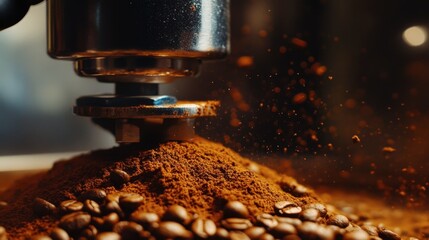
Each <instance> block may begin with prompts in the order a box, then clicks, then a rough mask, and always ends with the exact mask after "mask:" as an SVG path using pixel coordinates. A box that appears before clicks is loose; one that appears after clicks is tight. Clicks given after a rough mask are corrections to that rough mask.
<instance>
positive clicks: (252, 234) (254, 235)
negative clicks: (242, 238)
mask: <svg viewBox="0 0 429 240" xmlns="http://www.w3.org/2000/svg"><path fill="white" fill-rule="evenodd" d="M265 232H266V231H265V228H263V227H250V228H248V229H246V230H245V231H244V233H245V234H246V235H247V236H248V237H249V238H250V239H252V240H253V239H259V237H261V236H262V235H263V234H264V233H265Z"/></svg>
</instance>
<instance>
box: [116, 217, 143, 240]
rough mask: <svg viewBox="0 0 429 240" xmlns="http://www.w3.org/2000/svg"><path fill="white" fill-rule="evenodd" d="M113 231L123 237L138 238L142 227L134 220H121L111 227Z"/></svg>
mask: <svg viewBox="0 0 429 240" xmlns="http://www.w3.org/2000/svg"><path fill="white" fill-rule="evenodd" d="M113 231H114V232H117V233H119V235H121V237H122V238H123V239H138V238H139V236H140V232H141V231H143V227H142V226H141V225H140V224H138V223H135V222H129V221H121V222H118V223H117V224H116V225H115V226H114V227H113Z"/></svg>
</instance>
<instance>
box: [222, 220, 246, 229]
mask: <svg viewBox="0 0 429 240" xmlns="http://www.w3.org/2000/svg"><path fill="white" fill-rule="evenodd" d="M221 224H222V226H223V227H225V228H226V229H229V230H246V229H248V228H249V227H251V226H252V223H251V222H250V220H249V219H245V218H227V219H224V220H222V222H221Z"/></svg>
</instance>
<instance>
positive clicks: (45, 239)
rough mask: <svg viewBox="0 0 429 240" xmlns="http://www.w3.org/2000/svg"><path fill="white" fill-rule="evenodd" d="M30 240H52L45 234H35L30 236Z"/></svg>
mask: <svg viewBox="0 0 429 240" xmlns="http://www.w3.org/2000/svg"><path fill="white" fill-rule="evenodd" d="M31 240H52V238H50V237H48V236H46V235H36V236H34V237H32V238H31Z"/></svg>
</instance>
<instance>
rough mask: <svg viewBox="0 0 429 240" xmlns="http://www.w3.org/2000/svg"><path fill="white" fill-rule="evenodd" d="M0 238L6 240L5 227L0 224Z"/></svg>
mask: <svg viewBox="0 0 429 240" xmlns="http://www.w3.org/2000/svg"><path fill="white" fill-rule="evenodd" d="M0 240H7V232H6V229H5V228H4V227H2V226H0Z"/></svg>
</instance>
